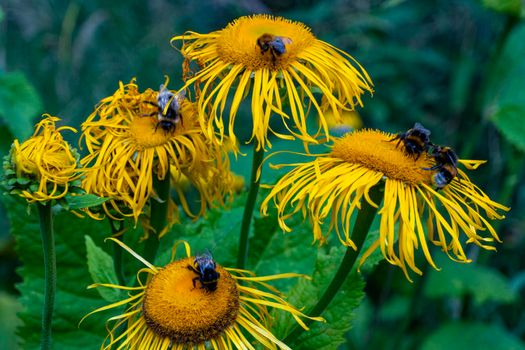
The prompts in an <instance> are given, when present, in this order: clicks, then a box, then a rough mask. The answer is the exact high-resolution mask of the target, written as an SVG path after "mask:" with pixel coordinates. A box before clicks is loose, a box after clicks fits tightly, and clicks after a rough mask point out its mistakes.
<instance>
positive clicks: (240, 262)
mask: <svg viewBox="0 0 525 350" xmlns="http://www.w3.org/2000/svg"><path fill="white" fill-rule="evenodd" d="M257 147H258V144H257V143H256V142H254V144H253V159H252V175H251V179H250V190H249V192H248V198H247V199H246V206H245V207H244V214H243V216H242V225H241V235H240V237H239V255H238V257H237V267H238V268H239V269H244V268H245V266H246V261H247V260H248V245H249V241H248V236H249V234H250V226H251V223H252V216H253V208H254V207H255V202H256V200H257V193H258V192H259V185H260V183H261V176H260V174H259V177H257V171H258V170H259V168H260V167H261V164H262V161H263V158H264V148H263V147H259V149H257Z"/></svg>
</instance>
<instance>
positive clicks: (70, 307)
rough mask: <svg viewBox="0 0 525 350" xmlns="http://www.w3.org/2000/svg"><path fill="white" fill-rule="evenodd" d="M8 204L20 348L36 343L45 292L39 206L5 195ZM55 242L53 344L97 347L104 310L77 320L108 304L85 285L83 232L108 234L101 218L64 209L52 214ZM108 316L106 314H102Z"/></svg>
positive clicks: (98, 236)
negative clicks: (18, 264) (16, 260)
mask: <svg viewBox="0 0 525 350" xmlns="http://www.w3.org/2000/svg"><path fill="white" fill-rule="evenodd" d="M2 201H3V202H4V205H5V206H6V207H8V208H9V211H8V217H9V220H10V224H11V228H12V234H13V235H14V237H15V240H16V251H17V254H18V257H19V259H20V261H21V263H22V266H21V267H20V268H19V269H18V273H19V275H20V276H21V277H22V282H21V283H19V284H18V285H17V289H18V290H19V291H20V294H21V296H20V299H19V301H20V304H21V305H22V307H23V312H21V313H20V314H19V317H20V319H21V320H22V321H23V325H22V326H21V327H20V328H19V329H18V331H17V334H18V336H19V339H20V341H21V342H22V344H21V345H22V348H23V349H39V348H40V331H41V313H42V304H43V299H44V295H43V291H44V267H43V257H42V244H41V238H40V230H39V223H38V215H37V211H36V209H35V208H34V209H35V210H32V211H31V212H28V213H30V215H28V213H26V208H29V206H27V204H26V203H25V201H15V200H14V199H13V198H10V197H5V196H4V197H3V199H2ZM53 219H54V227H55V246H56V256H57V275H58V276H57V293H56V302H55V312H54V314H53V328H52V331H53V348H54V349H68V350H77V349H78V350H82V349H96V348H99V347H100V344H101V343H102V341H103V340H104V337H105V334H106V331H105V327H104V324H105V321H106V319H107V317H104V315H93V316H91V317H89V318H88V319H86V320H85V321H84V322H83V323H82V325H80V327H79V321H80V319H81V318H82V317H83V316H85V315H86V314H87V313H89V312H90V311H93V310H95V309H96V308H98V307H100V306H102V305H104V304H106V302H105V301H103V300H102V299H101V298H100V295H99V294H98V293H97V292H96V291H95V290H88V289H86V287H87V286H88V285H89V284H91V283H92V281H91V277H90V275H89V271H88V267H87V263H86V247H85V243H84V240H83V239H82V237H83V236H84V235H85V234H90V235H92V237H93V238H94V240H95V241H102V237H103V236H104V235H106V234H108V232H107V230H106V229H105V228H103V227H102V224H101V223H100V222H96V221H94V220H87V219H84V220H81V219H78V218H77V217H75V216H74V215H72V214H70V213H68V212H62V213H60V214H59V215H56V216H54V218H53ZM106 316H107V315H106Z"/></svg>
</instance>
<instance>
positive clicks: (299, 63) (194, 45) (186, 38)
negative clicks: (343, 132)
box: [172, 15, 372, 147]
mask: <svg viewBox="0 0 525 350" xmlns="http://www.w3.org/2000/svg"><path fill="white" fill-rule="evenodd" d="M177 40H182V41H183V45H182V48H181V52H182V54H183V55H184V57H185V58H186V60H188V61H194V62H196V63H197V64H198V65H199V67H200V68H201V69H200V70H199V71H198V72H197V73H196V74H195V76H193V77H192V78H190V79H189V80H188V81H187V82H186V86H189V85H190V84H193V83H195V84H197V85H198V86H197V88H196V90H197V92H198V94H199V95H198V104H199V108H200V111H201V114H200V118H201V121H202V122H204V123H205V124H206V125H207V130H208V133H213V130H214V124H215V125H216V126H217V127H218V129H219V130H220V133H221V135H222V134H223V133H224V121H223V113H224V109H225V107H226V101H227V99H228V97H229V96H230V91H234V93H233V94H232V95H233V97H232V101H231V106H230V107H229V122H228V133H229V135H230V137H231V138H232V139H233V140H234V141H235V133H234V124H235V119H236V114H237V110H238V109H239V105H240V103H241V101H242V100H243V99H244V98H245V97H246V96H248V95H249V94H250V93H251V100H252V101H251V102H252V103H251V106H252V110H251V112H252V119H253V129H252V137H251V139H255V140H256V141H257V142H258V147H265V145H266V144H267V143H268V146H271V144H270V143H269V141H268V136H267V134H268V131H271V132H272V133H273V134H275V135H276V136H278V137H281V138H286V139H290V138H293V137H297V138H299V139H302V140H305V141H307V142H316V141H315V139H314V137H315V135H314V137H313V136H311V135H310V134H309V132H308V130H307V124H306V117H307V115H308V112H309V111H310V109H314V110H315V111H316V112H317V113H318V114H319V116H320V118H321V125H320V130H322V131H323V132H324V134H325V135H327V136H328V135H329V134H328V126H327V124H326V121H325V120H324V117H323V115H324V112H325V111H326V110H332V111H333V113H334V114H335V115H336V116H337V119H339V118H340V117H339V113H340V112H339V111H340V110H341V109H353V108H354V107H355V106H356V105H362V101H361V94H363V92H365V91H372V88H371V85H372V83H371V80H370V78H369V76H368V74H367V73H366V71H365V70H364V69H363V68H362V67H361V66H360V65H359V64H358V63H357V62H356V61H355V60H354V59H353V58H352V57H351V56H349V55H348V54H347V53H345V52H343V51H341V50H339V49H337V48H336V47H333V46H332V45H330V44H328V43H326V42H324V41H321V40H319V39H317V38H316V37H315V36H314V35H313V34H312V33H311V31H310V29H309V28H308V27H306V26H305V25H304V24H302V23H299V22H293V21H290V20H287V19H284V18H281V17H274V16H270V15H254V16H247V17H241V18H238V19H237V20H235V21H233V22H232V23H230V24H228V26H226V27H225V28H224V29H222V30H218V31H215V32H212V33H209V34H199V33H195V32H188V33H185V34H184V35H181V36H175V37H173V38H172V42H173V41H177ZM188 61H187V62H186V67H188V66H189V63H188ZM188 69H189V68H187V69H186V70H188ZM199 84H203V86H202V89H201V87H200V86H199ZM234 85H235V87H234ZM314 92H320V93H321V94H322V95H323V97H322V101H323V103H319V102H318V100H317V99H316V97H315V96H314ZM305 101H307V106H305ZM208 106H209V107H210V108H209V118H205V115H204V114H203V113H204V111H205V107H208ZM286 106H287V107H286ZM312 107H313V108H312ZM272 113H275V114H277V115H279V116H280V119H281V120H282V123H283V124H284V126H285V127H286V129H287V130H288V131H289V133H290V134H291V135H284V134H281V133H278V132H276V131H274V130H272V129H271V127H270V117H271V115H272Z"/></svg>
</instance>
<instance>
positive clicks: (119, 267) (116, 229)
mask: <svg viewBox="0 0 525 350" xmlns="http://www.w3.org/2000/svg"><path fill="white" fill-rule="evenodd" d="M109 225H110V226H111V233H112V235H111V236H112V237H115V236H118V235H119V234H121V233H122V229H123V228H124V221H116V220H113V219H111V218H109ZM117 225H118V226H117ZM121 240H122V238H121ZM122 259H123V256H122V247H121V246H119V245H118V244H117V243H115V242H113V268H114V269H115V274H116V275H117V280H118V283H119V284H120V285H121V286H125V285H126V279H125V278H124V265H123V264H122V262H123V261H122Z"/></svg>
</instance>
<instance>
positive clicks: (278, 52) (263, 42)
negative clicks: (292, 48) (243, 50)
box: [257, 33, 292, 63]
mask: <svg viewBox="0 0 525 350" xmlns="http://www.w3.org/2000/svg"><path fill="white" fill-rule="evenodd" d="M291 43H292V39H290V38H287V37H283V36H277V35H272V34H268V33H265V34H263V35H261V36H260V37H259V38H257V46H259V48H260V49H261V54H262V55H264V54H265V53H266V52H268V51H270V54H271V55H272V62H273V63H275V61H276V60H277V57H279V56H282V55H283V54H285V53H286V45H288V44H291Z"/></svg>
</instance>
